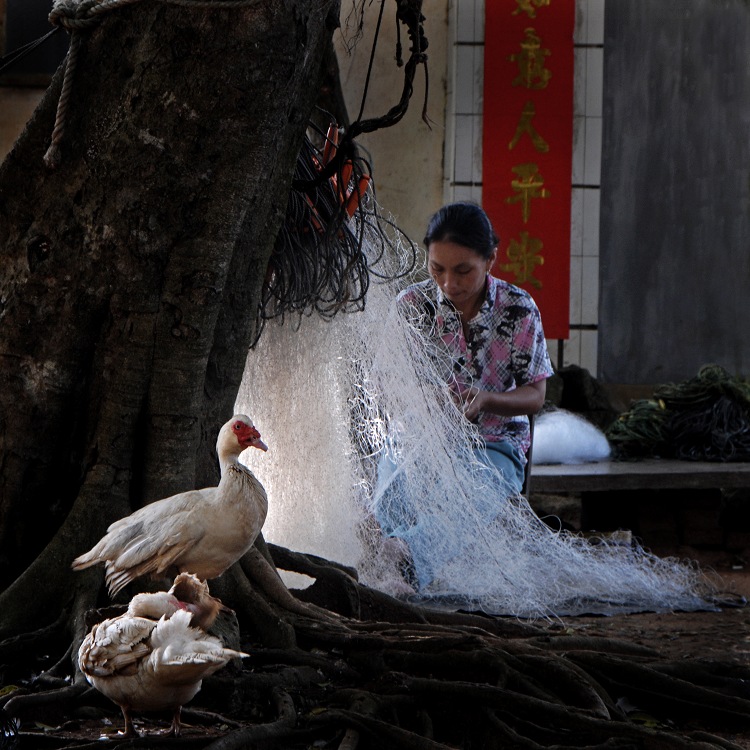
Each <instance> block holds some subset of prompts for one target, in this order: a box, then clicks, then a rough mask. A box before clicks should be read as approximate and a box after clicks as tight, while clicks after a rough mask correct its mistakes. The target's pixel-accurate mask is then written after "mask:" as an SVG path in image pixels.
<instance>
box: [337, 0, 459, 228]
mask: <svg viewBox="0 0 750 750" xmlns="http://www.w3.org/2000/svg"><path fill="white" fill-rule="evenodd" d="M342 5H343V8H342V21H341V23H342V28H341V30H340V31H339V32H337V33H336V36H335V42H336V44H337V52H338V59H339V69H340V73H341V81H342V86H343V89H344V95H345V98H346V103H347V109H348V111H349V116H350V118H351V119H355V118H356V117H357V114H358V113H359V110H360V106H361V101H362V93H363V90H364V85H365V76H366V74H367V66H368V60H369V56H370V52H371V49H372V41H373V37H374V35H375V29H376V26H377V16H378V13H379V11H380V3H367V4H366V19H365V26H364V34H363V36H362V38H361V39H359V41H358V42H357V44H356V46H355V47H354V49H353V50H352V51H351V52H350V51H348V49H347V46H350V44H351V41H352V32H353V30H354V29H353V28H352V27H351V19H350V20H349V24H348V23H347V12H348V10H349V7H350V4H349V3H347V2H344V3H343V4H342ZM395 11H396V4H395V3H394V2H388V3H386V6H385V14H384V18H383V23H382V25H381V29H380V33H379V38H378V43H377V47H376V55H375V62H374V64H373V75H372V77H371V80H370V84H369V89H368V92H367V98H366V100H365V109H364V114H363V117H364V118H368V117H376V116H380V115H383V114H385V113H386V112H387V111H388V110H389V109H390V108H391V107H392V106H393V105H394V104H396V103H397V102H398V100H399V98H400V96H401V90H402V85H403V68H399V67H397V65H396V62H395V51H396V22H395ZM422 13H423V15H424V16H425V18H426V21H425V24H424V26H425V34H426V36H427V39H428V42H429V47H428V50H427V56H428V62H427V65H428V71H429V85H428V92H427V93H428V101H427V115H428V118H429V126H428V124H427V123H425V122H424V121H423V120H422V107H423V103H424V97H425V76H424V71H423V69H422V68H419V69H418V71H417V76H416V79H415V85H414V93H413V95H412V98H411V103H410V105H409V110H408V112H407V113H406V115H405V116H404V118H403V119H402V120H401V121H400V122H399V123H398V124H396V125H394V126H393V127H391V128H387V129H385V130H379V131H376V132H374V133H371V134H369V135H365V136H362V137H361V138H359V139H358V142H359V143H360V144H361V145H362V146H364V147H365V148H366V149H368V151H369V152H370V155H371V158H372V166H373V176H374V181H375V187H376V191H377V196H378V201H379V203H380V205H381V206H382V207H383V209H385V210H386V211H388V212H390V213H391V214H392V215H393V217H394V218H395V220H396V223H397V225H398V226H399V227H400V228H401V229H402V231H404V232H405V233H406V234H407V235H408V236H409V237H410V238H411V239H412V240H413V241H415V242H418V243H421V241H422V237H424V231H425V227H426V225H427V219H428V218H429V216H430V215H431V214H432V213H434V212H435V211H436V210H437V209H438V208H440V206H441V205H442V203H443V151H444V145H445V112H446V85H447V48H448V3H447V2H446V0H424V3H423V5H422ZM401 44H402V47H403V53H402V54H403V57H404V60H406V59H408V55H409V39H408V37H407V36H406V35H405V33H404V31H403V28H402V32H401Z"/></svg>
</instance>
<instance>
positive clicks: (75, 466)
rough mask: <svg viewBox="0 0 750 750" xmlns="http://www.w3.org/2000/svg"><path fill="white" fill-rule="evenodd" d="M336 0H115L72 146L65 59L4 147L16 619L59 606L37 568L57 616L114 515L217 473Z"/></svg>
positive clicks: (3, 288) (79, 96)
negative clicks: (56, 143)
mask: <svg viewBox="0 0 750 750" xmlns="http://www.w3.org/2000/svg"><path fill="white" fill-rule="evenodd" d="M337 13H338V7H337V3H336V2H335V0H326V1H324V2H322V3H321V2H310V1H309V0H294V1H292V0H248V2H247V3H246V4H245V5H244V6H243V7H240V8H233V9H221V10H217V9H211V8H204V7H201V6H200V5H199V4H197V3H196V6H195V7H192V6H190V5H186V6H173V5H168V4H162V3H156V4H153V3H135V4H131V5H128V6H127V7H120V8H115V9H113V10H111V11H110V12H108V13H105V14H102V15H101V16H100V17H99V19H100V23H99V24H98V25H97V26H96V27H95V28H93V29H92V30H90V31H87V32H85V33H84V32H81V33H80V34H81V36H80V38H81V44H80V48H79V53H78V58H77V65H76V66H75V70H74V72H73V75H72V79H71V81H72V88H71V90H70V98H69V104H68V111H67V117H66V119H65V130H64V137H63V140H62V142H61V145H60V157H61V158H60V163H59V166H58V167H57V168H56V169H54V170H49V169H48V168H46V167H45V164H44V162H43V156H44V154H45V151H46V149H47V147H48V145H49V141H50V136H51V133H52V129H53V122H54V116H55V109H56V106H57V102H58V97H59V94H60V89H61V86H62V71H58V73H57V75H56V77H55V79H54V81H53V85H52V86H51V87H50V90H49V91H48V92H47V95H46V96H45V98H44V100H43V101H42V103H41V104H40V106H39V108H38V110H37V111H36V113H35V114H34V116H33V118H32V120H31V122H30V123H29V125H28V126H27V128H26V130H25V132H24V133H23V134H22V136H21V137H20V138H19V140H18V141H17V143H16V145H15V147H14V149H13V151H12V152H11V153H10V154H9V156H8V158H7V159H6V161H5V162H4V164H3V165H2V168H1V169H0V243H2V252H3V263H2V274H1V275H0V352H1V353H2V359H0V373H1V376H2V381H3V383H4V388H3V389H2V390H1V391H0V488H2V490H1V491H2V496H1V497H0V588H4V587H5V586H7V585H8V584H10V583H11V582H13V581H14V580H15V583H13V585H11V586H10V587H9V588H7V589H6V591H5V593H4V594H3V595H1V596H0V607H2V608H3V611H4V612H5V613H6V614H8V616H4V617H3V622H2V625H0V637H3V636H6V635H8V634H10V633H13V632H17V631H18V629H19V628H23V627H27V626H28V625H30V624H31V623H35V626H36V627H38V626H39V624H40V621H39V620H38V617H39V612H36V611H32V610H34V608H33V607H29V606H28V603H24V606H23V607H19V606H14V592H16V591H17V589H18V586H20V585H21V580H22V579H20V578H17V576H18V575H19V574H21V573H22V572H23V579H26V583H27V584H28V582H29V579H31V581H33V582H35V586H36V591H37V592H38V594H39V597H40V599H41V600H42V601H44V610H43V611H44V612H45V613H46V614H48V615H49V617H50V618H51V619H54V618H55V617H56V615H57V613H58V612H59V611H60V608H61V607H64V606H66V601H68V599H69V597H70V595H71V593H72V591H73V589H72V585H73V584H72V579H71V573H70V561H71V560H72V558H73V557H74V556H75V554H77V553H80V552H82V551H83V550H84V549H86V548H87V547H88V546H89V544H91V543H93V542H94V541H95V540H96V539H97V538H98V537H99V536H100V535H101V533H102V532H103V531H104V529H105V528H106V526H107V525H108V524H109V523H110V522H112V521H113V520H115V519H116V518H118V517H121V516H123V515H125V514H127V513H129V512H131V511H132V510H133V509H134V508H136V507H138V506H140V505H141V504H143V503H145V502H148V501H151V500H154V499H157V498H160V497H164V496H166V495H169V494H171V493H173V492H176V491H181V490H185V489H188V488H192V487H195V486H205V485H206V484H215V480H216V477H217V466H216V460H215V457H214V456H213V444H214V442H215V440H216V435H217V431H218V428H219V426H220V425H221V424H222V423H223V422H224V421H226V419H228V417H229V416H231V412H232V408H233V403H234V399H235V397H236V389H237V384H238V383H239V381H240V379H241V374H242V371H243V368H244V364H245V359H246V356H247V352H248V349H249V344H250V342H251V340H252V337H253V325H254V320H255V314H256V311H257V306H258V300H259V292H260V289H261V286H262V283H263V278H264V274H265V270H266V266H267V262H268V258H269V255H270V253H271V250H272V248H273V244H274V239H275V236H276V233H277V230H278V228H279V226H280V223H281V220H282V218H283V215H284V209H285V205H286V199H287V194H288V190H289V184H290V182H291V176H292V172H293V168H294V165H295V160H296V156H297V153H298V151H299V148H300V145H301V142H302V138H303V135H304V132H305V127H306V125H307V122H308V119H309V117H310V113H311V110H312V107H313V105H314V103H315V100H316V98H317V96H318V89H319V85H320V81H321V77H322V75H323V72H324V69H323V68H324V62H325V53H326V50H327V46H328V45H329V44H330V38H331V34H332V28H333V26H334V25H335V23H336V22H337ZM69 57H70V56H69ZM251 416H252V415H251ZM259 427H260V429H261V430H262V429H263V426H262V425H260V426H259ZM58 529H59V533H56V532H58ZM76 575H77V576H79V577H78V578H77V579H75V580H76V584H75V585H80V586H83V585H85V584H84V583H82V582H83V581H86V580H87V577H86V576H83V575H82V574H76ZM11 614H12V616H11Z"/></svg>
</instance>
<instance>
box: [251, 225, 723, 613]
mask: <svg viewBox="0 0 750 750" xmlns="http://www.w3.org/2000/svg"><path fill="white" fill-rule="evenodd" d="M369 216H374V210H373V212H372V213H371V214H369ZM360 220H361V219H360ZM369 221H371V222H372V223H371V224H368V225H366V226H364V233H365V238H364V247H365V248H366V251H367V252H368V253H369V254H371V257H380V267H379V273H378V275H379V276H380V277H382V278H383V279H388V278H390V279H393V278H395V277H398V276H399V275H400V271H401V270H402V266H401V264H402V262H408V260H407V261H402V260H401V259H402V258H407V259H408V257H409V254H410V252H411V251H412V248H408V249H406V248H404V247H403V246H402V245H401V237H400V236H399V235H398V233H397V232H396V231H395V230H394V231H393V232H392V234H391V236H390V237H389V239H388V243H390V244H391V245H392V246H394V247H395V248H396V249H397V252H395V253H389V254H384V253H382V252H381V251H382V246H381V245H382V243H383V235H382V229H381V228H380V227H379V226H377V220H376V219H368V222H369ZM370 245H372V247H370ZM399 248H401V251H402V252H398V249H399ZM404 285H405V282H404V281H403V280H402V281H381V282H379V283H373V284H372V285H371V286H370V289H369V292H368V295H367V301H366V306H365V309H364V310H363V311H362V312H357V313H352V314H347V315H338V316H336V317H335V318H334V319H324V318H322V317H320V316H317V315H310V316H301V317H300V319H299V321H298V325H296V326H292V325H289V321H287V323H286V324H285V325H283V326H280V325H276V324H275V323H274V322H273V321H271V322H269V323H268V325H267V328H266V330H265V332H264V334H263V336H262V337H261V339H260V341H259V342H258V344H257V347H256V348H255V349H254V350H252V351H251V352H250V354H249V356H248V360H247V367H246V371H245V376H244V380H243V384H242V387H241V390H240V393H239V395H238V400H237V407H236V408H237V410H238V411H240V412H244V413H247V414H249V415H250V416H251V417H252V418H253V420H254V421H255V423H256V424H257V425H258V428H259V429H260V430H261V432H262V433H263V437H264V440H266V442H267V443H268V445H269V451H268V453H265V454H263V455H251V454H253V453H256V454H259V452H258V451H248V452H247V453H246V454H245V455H244V456H243V460H246V461H247V463H248V465H250V467H251V468H252V470H253V471H254V472H255V473H256V474H257V475H258V477H259V478H260V479H261V481H262V482H263V484H264V485H265V487H266V489H267V491H268V495H269V504H270V508H269V515H268V519H267V521H266V525H265V527H264V535H265V537H266V539H268V540H269V541H271V542H274V543H277V544H280V545H283V546H286V547H289V548H291V549H296V550H300V551H304V552H310V553H314V554H317V555H321V556H323V557H327V558H328V559H332V560H337V561H339V562H342V563H345V564H347V565H352V566H355V567H357V569H358V571H359V574H360V578H361V580H362V581H363V582H364V583H366V584H368V585H370V586H373V587H375V588H378V589H381V590H383V591H386V592H388V593H392V594H395V595H400V596H405V595H407V592H408V588H407V587H406V584H405V582H404V578H403V568H404V562H405V561H404V557H403V552H404V542H405V543H407V544H408V547H409V550H410V552H411V556H412V559H413V561H414V563H415V566H416V568H417V569H418V571H419V575H418V576H417V578H418V581H417V584H418V591H415V592H412V593H410V594H409V598H410V599H411V600H414V601H418V602H422V603H424V604H425V605H426V606H435V607H450V608H464V609H473V610H481V611H485V612H488V613H495V614H509V615H516V616H522V617H549V616H554V615H562V614H580V613H584V612H604V613H609V612H618V611H620V612H622V611H642V610H670V609H705V608H708V607H709V606H710V605H709V603H708V601H707V597H710V596H711V595H712V593H713V592H714V586H713V584H712V583H711V582H710V581H709V580H708V579H707V578H706V577H705V576H704V575H703V574H702V573H701V571H700V570H698V568H697V567H696V566H695V565H693V564H692V563H689V562H686V561H679V560H677V559H671V558H670V559H662V558H658V557H656V556H654V555H652V554H650V553H648V552H647V551H646V550H644V549H642V548H640V547H638V546H635V547H633V546H630V545H619V544H616V543H611V544H610V543H607V542H606V541H602V542H601V543H600V544H597V545H592V544H591V543H589V542H588V541H585V540H584V539H582V538H579V537H578V536H576V535H575V534H572V533H569V532H566V531H554V530H552V529H551V528H550V527H549V526H547V525H546V524H544V523H543V522H542V521H541V520H540V519H539V518H538V517H537V516H536V515H535V513H534V512H533V510H532V509H531V508H530V506H529V505H528V503H527V502H526V500H525V499H524V498H523V497H521V496H519V495H518V494H517V493H515V492H512V491H510V489H509V488H508V486H507V485H506V482H505V480H504V479H503V477H502V475H501V474H500V473H498V472H497V471H496V470H493V469H490V468H488V466H487V465H485V464H484V463H482V462H480V461H479V460H478V458H477V454H476V449H477V448H478V447H479V446H480V441H479V437H478V435H477V432H476V429H475V427H474V426H473V425H471V424H469V423H468V422H467V421H466V420H465V419H464V418H463V416H462V414H461V412H460V410H459V409H458V407H457V406H456V404H455V402H454V400H453V398H452V397H451V394H450V392H449V390H448V388H447V387H446V377H445V376H446V373H447V372H450V368H451V364H452V363H451V362H449V361H446V355H445V352H444V351H443V350H442V349H441V348H440V347H437V346H436V345H435V344H434V343H433V341H432V339H431V338H430V337H429V336H425V334H424V333H423V330H422V326H421V325H420V323H421V321H419V320H414V319H410V318H409V316H404V315H401V314H399V313H398V312H397V310H396V307H395V305H394V299H395V297H396V294H397V292H398V291H399V289H400V288H401V287H403V286H404ZM386 464H390V467H391V469H392V471H387V470H386V468H385V466H386ZM383 504H386V505H388V504H390V506H389V507H390V510H392V511H393V512H394V513H395V514H400V516H399V518H400V520H401V521H402V532H401V533H400V539H401V540H403V541H398V542H394V540H393V539H388V538H384V536H383V534H382V532H381V529H380V528H379V525H378V523H377V522H376V521H375V517H376V516H377V515H381V514H382V513H381V512H382V511H383V510H384V509H387V508H386V506H384V505H383ZM287 582H288V583H290V585H298V584H299V582H298V581H296V582H295V581H291V582H290V581H289V580H288V581H287ZM413 582H415V581H413Z"/></svg>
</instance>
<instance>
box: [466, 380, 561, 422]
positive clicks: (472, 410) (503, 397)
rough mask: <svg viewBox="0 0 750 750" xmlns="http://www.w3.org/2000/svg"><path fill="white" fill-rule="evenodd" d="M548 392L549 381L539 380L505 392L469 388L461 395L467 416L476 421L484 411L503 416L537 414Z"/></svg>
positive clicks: (471, 420)
mask: <svg viewBox="0 0 750 750" xmlns="http://www.w3.org/2000/svg"><path fill="white" fill-rule="evenodd" d="M546 393H547V381H546V380H538V381H537V382H536V383H529V384H528V385H522V386H520V387H519V388H516V389H514V390H512V391H505V392H504V393H495V392H493V391H480V390H479V389H477V388H467V389H466V390H464V391H462V392H461V393H460V394H459V396H460V398H461V401H462V403H463V407H464V414H465V415H466V418H467V419H468V420H469V421H470V422H474V421H476V420H477V418H478V417H479V415H480V414H481V413H482V412H488V413H490V414H498V415H499V416H501V417H516V416H519V415H521V414H536V413H537V412H538V411H539V410H540V409H541V408H542V406H544V397H545V395H546Z"/></svg>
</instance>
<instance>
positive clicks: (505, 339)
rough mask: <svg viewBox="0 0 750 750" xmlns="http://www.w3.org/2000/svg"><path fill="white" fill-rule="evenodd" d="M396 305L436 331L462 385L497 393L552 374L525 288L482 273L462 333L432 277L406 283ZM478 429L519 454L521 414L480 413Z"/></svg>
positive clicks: (524, 430) (525, 442)
mask: <svg viewBox="0 0 750 750" xmlns="http://www.w3.org/2000/svg"><path fill="white" fill-rule="evenodd" d="M398 300H399V309H401V310H402V311H405V312H406V313H407V314H409V316H410V317H411V313H416V315H417V320H416V321H414V322H415V323H417V324H418V325H419V326H420V327H422V328H426V330H427V331H428V332H429V333H430V334H432V335H436V336H439V338H440V339H441V340H442V342H443V343H444V344H445V346H446V348H447V350H448V353H449V354H450V357H451V359H452V362H453V374H452V377H453V379H454V380H455V381H456V382H457V383H458V384H460V385H462V386H466V387H468V386H474V387H475V388H479V389H480V390H485V391H494V392H496V393H503V392H505V391H512V390H513V389H515V388H518V387H519V386H522V385H528V384H529V383H535V382H537V381H539V380H544V379H545V378H548V377H550V376H551V375H552V374H554V371H553V369H552V363H551V362H550V358H549V354H548V353H547V345H546V343H545V340H544V330H543V329H542V319H541V316H540V315H539V309H538V308H537V306H536V303H535V302H534V300H533V299H532V298H531V295H530V294H528V292H526V291H524V290H523V289H520V288H519V287H517V286H513V284H509V283H508V282H506V281H502V280H501V279H497V278H495V277H494V276H490V275H489V274H488V276H487V296H486V298H485V301H484V303H483V304H482V307H481V308H480V310H479V312H478V313H477V314H476V315H475V316H474V318H472V320H470V321H469V323H468V336H467V337H464V334H463V329H462V328H461V321H460V318H459V315H458V312H457V311H456V309H455V308H454V307H453V305H452V304H451V302H450V301H449V300H448V299H447V298H446V297H445V295H444V294H443V292H442V291H441V290H440V287H438V285H437V284H436V283H435V282H434V280H432V279H428V280H427V281H423V282H420V283H417V284H412V285H411V286H410V287H408V288H407V289H405V290H404V291H403V292H402V293H401V294H400V295H399V297H398ZM477 424H478V427H479V433H480V434H481V435H482V437H483V438H484V440H485V441H487V442H490V443H496V442H502V441H508V442H510V443H511V444H512V445H514V446H515V447H517V448H518V449H519V450H520V453H521V456H525V454H526V451H527V449H528V447H529V442H530V435H529V422H528V419H527V418H526V417H525V416H518V417H502V416H499V415H496V414H484V413H483V414H480V416H479V421H478V423H477Z"/></svg>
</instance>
